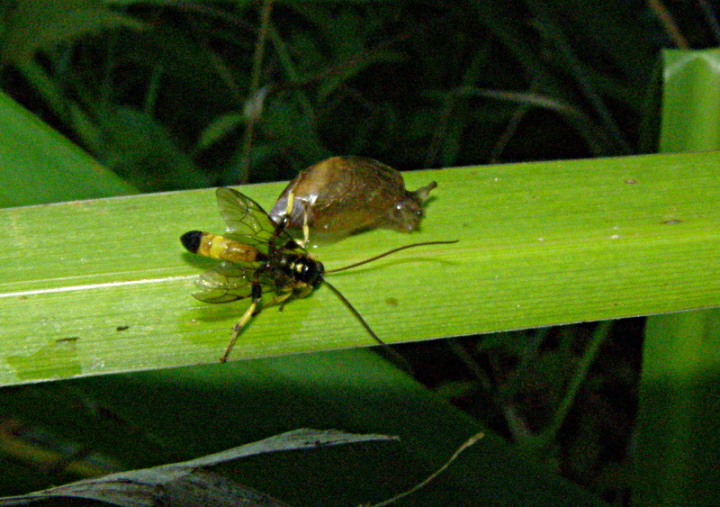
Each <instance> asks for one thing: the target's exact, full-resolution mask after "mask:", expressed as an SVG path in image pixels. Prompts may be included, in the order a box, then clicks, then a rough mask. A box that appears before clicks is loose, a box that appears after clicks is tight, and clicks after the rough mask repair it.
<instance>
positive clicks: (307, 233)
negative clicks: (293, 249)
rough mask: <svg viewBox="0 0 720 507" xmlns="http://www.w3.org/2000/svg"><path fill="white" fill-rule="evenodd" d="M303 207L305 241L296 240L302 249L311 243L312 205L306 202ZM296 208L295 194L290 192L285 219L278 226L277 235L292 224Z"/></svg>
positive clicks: (303, 202)
mask: <svg viewBox="0 0 720 507" xmlns="http://www.w3.org/2000/svg"><path fill="white" fill-rule="evenodd" d="M301 203H302V206H303V226H302V230H303V239H302V240H296V241H295V243H296V244H298V245H300V246H301V247H303V248H305V245H307V244H308V241H310V226H309V225H308V207H309V206H310V203H308V202H306V201H301ZM294 207H295V192H294V191H292V190H290V191H289V192H288V200H287V206H286V207H285V215H284V216H283V219H282V220H281V221H280V223H279V224H278V226H277V227H276V228H275V234H279V232H278V231H283V230H285V228H286V227H287V224H288V223H289V222H290V217H291V216H292V212H293V208H294Z"/></svg>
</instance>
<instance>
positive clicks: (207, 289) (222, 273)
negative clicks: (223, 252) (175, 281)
mask: <svg viewBox="0 0 720 507" xmlns="http://www.w3.org/2000/svg"><path fill="white" fill-rule="evenodd" d="M253 273H254V270H253V268H252V267H250V266H243V265H240V264H234V263H232V262H227V261H223V262H221V263H220V264H218V265H217V266H215V267H214V268H212V269H211V270H209V271H205V272H204V273H203V274H201V275H200V276H199V277H198V279H197V280H196V281H195V285H196V286H197V288H198V289H200V292H196V293H195V294H193V297H194V298H195V299H198V300H200V301H203V302H205V303H229V302H230V301H235V300H237V299H243V298H246V297H249V296H250V294H251V292H252V277H253Z"/></svg>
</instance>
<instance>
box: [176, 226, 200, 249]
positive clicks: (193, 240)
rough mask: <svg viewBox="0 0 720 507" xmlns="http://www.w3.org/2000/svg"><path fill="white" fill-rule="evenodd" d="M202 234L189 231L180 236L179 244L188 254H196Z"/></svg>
mask: <svg viewBox="0 0 720 507" xmlns="http://www.w3.org/2000/svg"><path fill="white" fill-rule="evenodd" d="M202 235H203V233H202V232H201V231H190V232H186V233H185V234H183V235H182V236H180V242H181V243H182V244H183V246H184V247H185V248H187V250H188V251H189V252H192V253H197V251H198V249H199V248H200V239H201V238H202Z"/></svg>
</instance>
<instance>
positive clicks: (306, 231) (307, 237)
mask: <svg viewBox="0 0 720 507" xmlns="http://www.w3.org/2000/svg"><path fill="white" fill-rule="evenodd" d="M303 205H304V206H303V207H304V208H305V213H303V240H302V245H301V246H302V247H303V248H304V247H305V245H307V244H308V241H310V226H309V225H308V207H309V206H310V203H308V202H305V203H303Z"/></svg>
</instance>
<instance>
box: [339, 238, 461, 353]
mask: <svg viewBox="0 0 720 507" xmlns="http://www.w3.org/2000/svg"><path fill="white" fill-rule="evenodd" d="M458 241H460V240H458V239H456V240H454V241H425V242H423V243H413V244H412V245H405V246H400V247H398V248H393V249H392V250H388V251H387V252H385V253H381V254H380V255H376V256H375V257H370V258H369V259H365V260H364V261H360V262H356V263H355V264H350V265H349V266H343V267H342V268H336V269H328V270H326V271H325V272H326V273H337V272H339V271H345V270H346V269H350V268H356V267H358V266H362V265H363V264H367V263H368V262H373V261H376V260H378V259H382V258H383V257H386V256H388V255H390V254H394V253H395V252H399V251H400V250H405V249H406V248H414V247H416V246H427V245H450V244H452V243H457V242H458ZM326 283H327V282H326ZM376 339H377V337H376Z"/></svg>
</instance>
